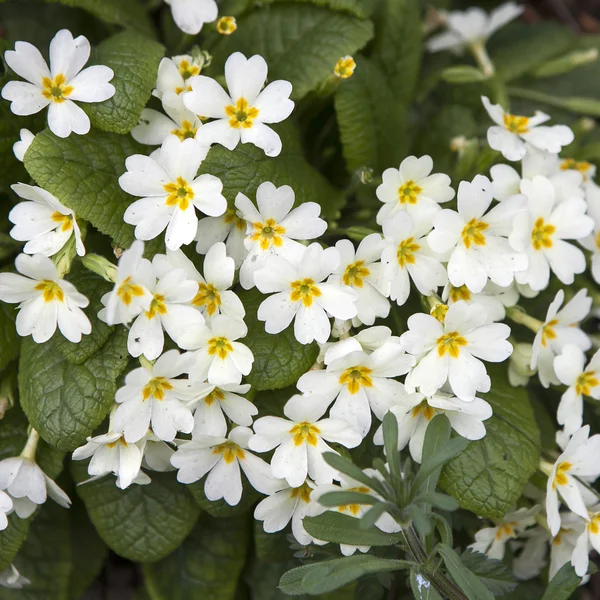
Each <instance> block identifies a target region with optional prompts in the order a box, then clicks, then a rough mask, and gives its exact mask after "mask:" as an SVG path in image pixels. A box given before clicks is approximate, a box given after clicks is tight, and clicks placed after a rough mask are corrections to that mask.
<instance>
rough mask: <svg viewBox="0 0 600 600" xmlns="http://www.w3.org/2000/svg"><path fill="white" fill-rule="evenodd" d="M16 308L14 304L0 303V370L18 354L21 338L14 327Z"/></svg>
mask: <svg viewBox="0 0 600 600" xmlns="http://www.w3.org/2000/svg"><path fill="white" fill-rule="evenodd" d="M16 318H17V309H16V307H15V306H14V305H8V304H4V303H2V304H0V371H3V370H4V369H5V368H6V366H7V365H8V363H9V362H10V361H11V360H14V359H15V358H17V356H19V349H20V347H21V338H20V336H19V335H18V334H17V330H16V328H15V319H16Z"/></svg>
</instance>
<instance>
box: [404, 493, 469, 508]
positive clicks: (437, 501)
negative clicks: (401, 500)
mask: <svg viewBox="0 0 600 600" xmlns="http://www.w3.org/2000/svg"><path fill="white" fill-rule="evenodd" d="M413 502H414V503H415V504H419V503H425V504H431V506H434V507H435V508H439V509H440V510H445V511H448V512H450V511H453V510H456V509H457V508H458V502H457V501H456V500H455V499H454V498H452V496H448V495H446V494H440V493H439V492H425V493H424V494H419V495H418V496H417V497H416V498H415V499H414V500H413Z"/></svg>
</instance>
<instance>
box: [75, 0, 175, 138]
mask: <svg viewBox="0 0 600 600" xmlns="http://www.w3.org/2000/svg"><path fill="white" fill-rule="evenodd" d="M100 1H102V0H100ZM117 2H119V4H123V2H121V0H117ZM163 55H164V47H163V46H162V45H161V44H159V43H158V42H155V41H154V40H151V39H149V38H147V37H145V36H143V35H140V34H139V33H135V32H133V31H123V32H121V33H118V34H116V35H114V36H112V37H110V38H108V39H106V40H104V41H103V42H102V43H101V44H100V45H99V46H98V48H97V50H96V52H95V53H94V55H93V57H92V62H93V64H97V65H106V66H107V67H110V68H111V69H112V70H113V71H114V73H115V76H114V78H113V80H112V82H111V83H112V84H113V85H114V86H115V90H116V91H115V95H114V96H113V97H112V98H109V99H108V100H105V101H104V102H95V103H92V104H83V105H82V108H84V109H85V111H86V113H87V114H88V116H89V117H90V121H91V122H92V125H93V126H94V127H98V128H99V129H103V130H105V131H114V132H115V133H129V132H130V131H131V130H132V129H133V128H134V127H135V126H136V125H137V124H138V121H139V118H140V115H141V114H142V109H143V108H144V106H146V102H148V99H149V98H150V95H151V93H152V89H153V88H154V86H155V84H156V74H157V72H158V63H159V62H160V59H161V58H162V57H163Z"/></svg>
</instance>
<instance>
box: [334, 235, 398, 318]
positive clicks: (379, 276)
mask: <svg viewBox="0 0 600 600" xmlns="http://www.w3.org/2000/svg"><path fill="white" fill-rule="evenodd" d="M335 247H336V249H337V251H338V252H339V253H340V264H339V265H338V267H337V269H335V271H334V272H333V273H332V275H331V276H330V277H329V279H328V281H330V282H332V283H343V284H344V285H347V286H348V287H350V288H352V289H353V290H354V291H355V292H356V293H357V296H358V297H357V300H356V310H357V314H356V317H354V319H353V320H352V321H353V324H354V325H356V326H360V325H361V324H365V325H373V323H375V319H376V318H378V317H379V318H382V319H385V318H386V317H387V316H388V315H389V313H390V303H389V300H388V299H387V297H388V296H389V295H390V282H389V281H388V280H387V279H386V277H385V266H384V265H383V264H382V263H381V262H380V259H381V253H382V252H383V248H384V243H383V240H382V238H381V236H380V235H379V234H378V233H372V234H370V235H368V236H366V237H365V238H364V239H363V240H362V241H361V242H360V244H359V245H358V248H356V250H355V249H354V244H352V242H351V241H350V240H339V241H338V242H336V244H335Z"/></svg>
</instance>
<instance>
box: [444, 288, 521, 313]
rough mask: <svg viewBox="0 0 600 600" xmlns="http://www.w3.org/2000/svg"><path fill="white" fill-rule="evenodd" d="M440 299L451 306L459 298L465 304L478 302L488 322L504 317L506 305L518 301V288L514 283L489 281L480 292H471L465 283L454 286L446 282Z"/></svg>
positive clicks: (508, 305) (512, 304)
mask: <svg viewBox="0 0 600 600" xmlns="http://www.w3.org/2000/svg"><path fill="white" fill-rule="evenodd" d="M442 300H443V301H444V302H447V303H448V306H452V305H453V304H454V303H455V302H458V301H459V300H464V301H465V302H466V303H467V304H479V305H480V306H482V307H483V308H484V309H485V312H486V314H487V318H488V322H489V323H495V322H496V321H503V320H504V318H505V317H506V307H511V306H515V304H516V303H517V302H518V301H519V290H518V289H517V287H516V285H510V286H508V287H500V286H499V285H496V284H495V283H492V282H491V281H488V282H487V283H486V284H485V287H484V288H483V290H481V292H479V293H477V294H473V293H471V292H470V291H469V288H467V286H466V285H461V286H458V287H455V286H453V285H451V284H448V285H447V286H446V287H445V288H444V291H443V292H442Z"/></svg>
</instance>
